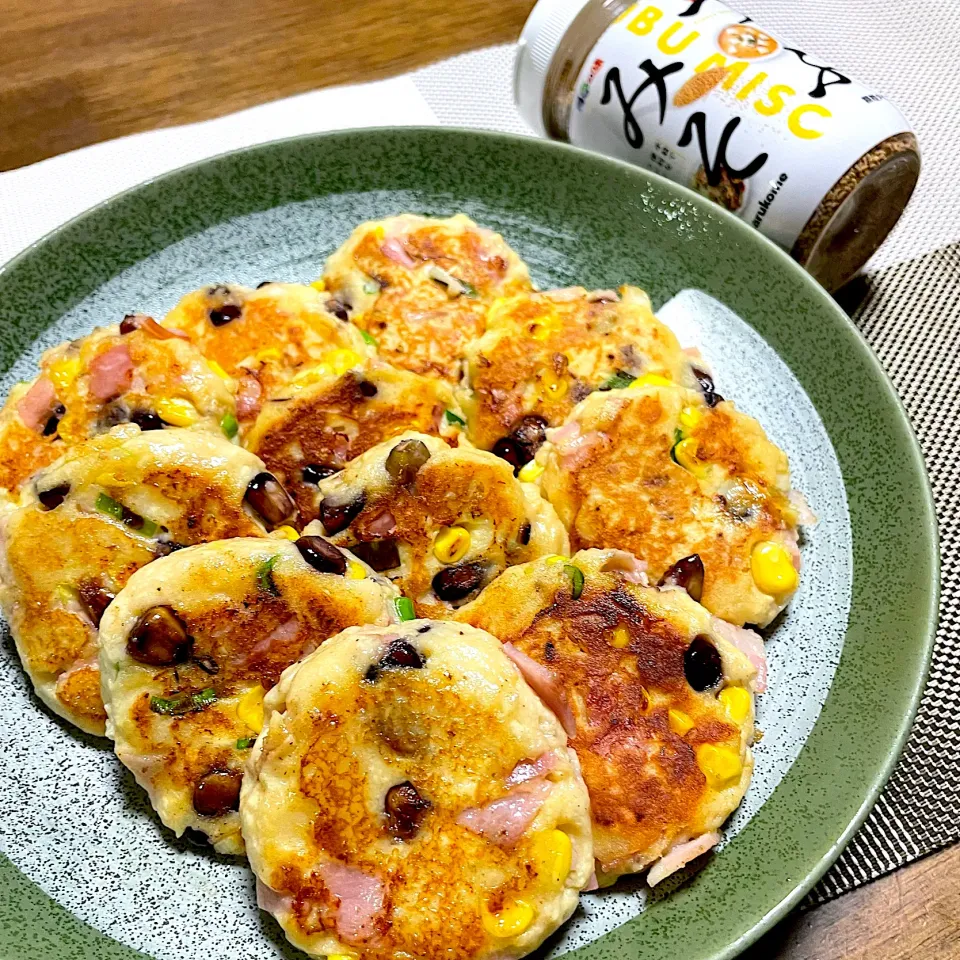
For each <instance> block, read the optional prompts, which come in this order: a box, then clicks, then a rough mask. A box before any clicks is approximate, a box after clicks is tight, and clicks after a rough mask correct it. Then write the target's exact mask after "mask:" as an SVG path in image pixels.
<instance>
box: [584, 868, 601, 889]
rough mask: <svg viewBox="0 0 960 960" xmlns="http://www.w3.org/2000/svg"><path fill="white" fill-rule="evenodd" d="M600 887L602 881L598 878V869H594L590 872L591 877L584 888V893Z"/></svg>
mask: <svg viewBox="0 0 960 960" xmlns="http://www.w3.org/2000/svg"><path fill="white" fill-rule="evenodd" d="M599 889H600V882H599V881H598V880H597V871H596V870H594V871H593V873H591V874H590V879H589V880H588V881H587V885H586V886H585V887H584V888H583V892H584V893H592V892H593V891H594V890H599Z"/></svg>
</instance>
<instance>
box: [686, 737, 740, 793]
mask: <svg viewBox="0 0 960 960" xmlns="http://www.w3.org/2000/svg"><path fill="white" fill-rule="evenodd" d="M697 765H698V766H699V767H700V769H701V770H702V771H703V775H704V776H705V777H706V778H707V783H709V784H710V786H711V787H713V788H714V789H715V790H722V789H723V788H724V787H729V786H730V785H731V784H732V783H733V782H734V781H735V780H738V779H739V778H740V774H741V773H742V772H743V762H742V761H741V760H740V754H739V753H738V752H737V751H736V750H731V749H730V748H729V747H718V746H716V745H715V744H713V743H705V744H703V745H702V746H699V747H697Z"/></svg>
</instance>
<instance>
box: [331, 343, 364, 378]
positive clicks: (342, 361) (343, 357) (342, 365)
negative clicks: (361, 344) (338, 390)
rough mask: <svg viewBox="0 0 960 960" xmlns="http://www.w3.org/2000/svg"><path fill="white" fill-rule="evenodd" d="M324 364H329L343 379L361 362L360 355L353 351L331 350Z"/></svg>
mask: <svg viewBox="0 0 960 960" xmlns="http://www.w3.org/2000/svg"><path fill="white" fill-rule="evenodd" d="M323 362H324V363H325V364H327V366H329V367H330V369H331V370H332V371H333V372H334V373H335V374H336V375H337V376H338V377H341V376H343V374H345V373H346V372H347V371H348V370H351V369H353V368H354V367H355V366H356V365H357V364H358V363H359V362H360V354H358V353H354V352H353V350H346V349H340V350H331V351H330V352H329V353H328V354H327V355H326V356H325V357H324V358H323Z"/></svg>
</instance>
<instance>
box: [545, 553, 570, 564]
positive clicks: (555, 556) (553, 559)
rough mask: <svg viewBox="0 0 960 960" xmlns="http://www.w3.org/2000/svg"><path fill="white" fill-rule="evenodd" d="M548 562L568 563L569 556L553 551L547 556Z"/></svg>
mask: <svg viewBox="0 0 960 960" xmlns="http://www.w3.org/2000/svg"><path fill="white" fill-rule="evenodd" d="M546 560H547V563H566V562H567V558H566V557H561V556H560V554H559V553H551V554H550V556H549V557H547V558H546Z"/></svg>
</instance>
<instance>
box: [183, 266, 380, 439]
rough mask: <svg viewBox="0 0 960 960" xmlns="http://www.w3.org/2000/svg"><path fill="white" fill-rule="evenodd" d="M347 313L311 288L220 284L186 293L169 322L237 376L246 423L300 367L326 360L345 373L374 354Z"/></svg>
mask: <svg viewBox="0 0 960 960" xmlns="http://www.w3.org/2000/svg"><path fill="white" fill-rule="evenodd" d="M338 313H339V314H340V316H339V317H338V316H337V314H338ZM345 318H346V314H344V313H343V311H342V309H339V308H337V307H336V306H335V305H332V304H331V302H330V298H329V297H328V296H326V294H323V293H321V292H319V291H318V290H315V289H314V288H313V287H309V286H303V285H301V284H296V283H268V284H262V285H261V286H259V287H257V289H256V290H252V289H250V288H249V287H242V286H238V285H231V286H225V285H223V284H221V285H219V286H215V287H204V288H203V289H202V290H195V291H194V292H193V293H188V294H187V295H186V296H185V297H183V299H181V300H180V302H179V303H178V304H177V305H176V306H175V307H174V308H173V310H172V311H171V312H170V313H169V314H168V315H167V318H166V321H165V323H166V325H167V326H168V327H173V328H175V329H178V330H182V331H184V332H185V333H187V334H188V335H189V337H190V339H191V340H192V341H193V342H194V343H195V344H196V345H197V346H198V347H199V348H200V350H202V351H203V354H204V356H206V357H207V359H209V360H212V361H214V362H215V363H217V364H219V366H220V367H221V369H222V370H224V371H225V372H226V373H227V374H228V375H229V376H231V377H236V379H237V382H238V388H237V417H238V418H239V420H240V423H241V426H245V425H246V424H247V422H248V421H250V420H252V419H253V417H255V416H256V414H257V412H258V411H259V409H260V406H261V404H262V403H263V401H264V400H265V399H269V398H272V397H278V396H285V395H286V394H285V393H283V391H284V390H285V389H286V387H287V386H288V385H289V384H290V383H291V382H293V381H295V380H296V377H297V376H298V374H302V373H304V372H305V371H308V370H310V369H311V368H312V367H315V366H316V365H317V364H321V363H322V364H325V365H326V367H327V368H328V369H331V370H333V371H335V372H338V373H345V372H346V371H347V370H349V369H350V368H351V367H352V366H353V365H354V364H355V363H356V358H357V357H358V356H364V355H366V354H369V353H371V348H370V347H369V346H368V345H367V344H366V343H365V342H364V340H363V337H362V335H361V334H360V331H359V330H357V328H356V327H354V326H353V325H352V324H350V323H348V322H347V321H346V319H345ZM306 376H307V377H310V376H312V373H307V374H306Z"/></svg>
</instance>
